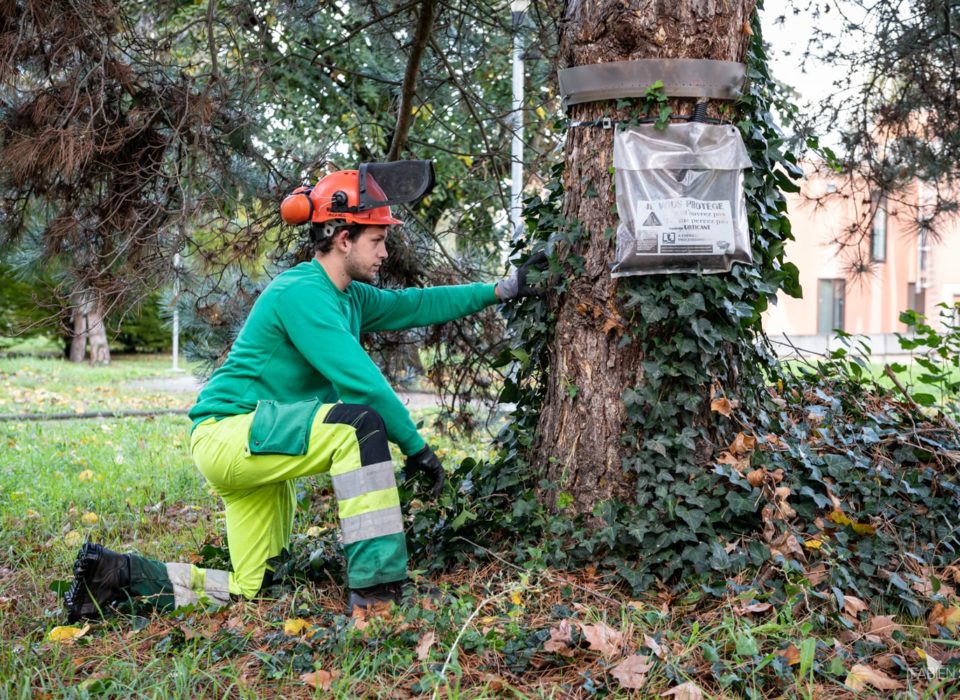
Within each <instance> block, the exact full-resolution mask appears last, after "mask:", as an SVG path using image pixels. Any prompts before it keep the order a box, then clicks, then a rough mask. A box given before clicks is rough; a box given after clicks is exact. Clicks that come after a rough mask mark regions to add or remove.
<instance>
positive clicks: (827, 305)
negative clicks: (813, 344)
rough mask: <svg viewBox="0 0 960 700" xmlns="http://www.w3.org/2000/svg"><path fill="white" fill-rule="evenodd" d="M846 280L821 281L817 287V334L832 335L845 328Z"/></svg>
mask: <svg viewBox="0 0 960 700" xmlns="http://www.w3.org/2000/svg"><path fill="white" fill-rule="evenodd" d="M846 288H847V283H846V281H845V280H820V281H819V285H818V286H817V333H819V334H820V335H830V334H831V333H833V331H834V329H839V330H841V331H842V330H844V328H843V307H844V298H845V297H846V293H847V291H846Z"/></svg>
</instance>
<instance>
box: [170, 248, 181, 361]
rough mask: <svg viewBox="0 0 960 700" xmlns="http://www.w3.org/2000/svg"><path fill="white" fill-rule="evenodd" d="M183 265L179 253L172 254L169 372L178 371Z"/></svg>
mask: <svg viewBox="0 0 960 700" xmlns="http://www.w3.org/2000/svg"><path fill="white" fill-rule="evenodd" d="M182 266H183V263H182V261H181V260H180V253H174V254H173V367H171V368H170V371H171V372H180V371H182V370H181V369H180V307H179V301H180V268H181V267H182Z"/></svg>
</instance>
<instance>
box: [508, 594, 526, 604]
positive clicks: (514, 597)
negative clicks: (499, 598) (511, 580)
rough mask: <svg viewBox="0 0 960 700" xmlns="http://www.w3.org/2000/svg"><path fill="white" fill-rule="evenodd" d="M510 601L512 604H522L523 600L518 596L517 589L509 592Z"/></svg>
mask: <svg viewBox="0 0 960 700" xmlns="http://www.w3.org/2000/svg"><path fill="white" fill-rule="evenodd" d="M510 602H511V603H513V604H514V605H523V600H522V599H521V598H520V592H519V591H514V592H513V593H511V594H510Z"/></svg>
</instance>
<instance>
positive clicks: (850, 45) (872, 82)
mask: <svg viewBox="0 0 960 700" xmlns="http://www.w3.org/2000/svg"><path fill="white" fill-rule="evenodd" d="M793 12H794V13H796V14H799V13H801V12H805V13H808V14H810V15H811V16H812V17H813V18H814V19H815V20H816V21H817V31H816V32H815V33H814V34H813V35H812V37H811V40H810V45H809V46H808V47H807V50H806V52H805V53H804V55H803V56H802V60H803V61H807V60H809V59H816V60H818V61H820V62H822V63H824V64H826V65H829V66H830V67H831V69H832V70H831V75H832V82H833V88H834V89H833V91H832V94H831V95H830V97H828V98H827V99H825V100H824V101H823V102H822V103H821V104H819V105H815V106H814V107H813V108H812V109H810V110H809V111H807V112H798V113H795V114H794V115H793V117H792V120H793V121H795V124H794V125H793V126H795V128H796V129H797V131H798V133H799V134H800V136H801V137H803V138H808V139H809V144H810V145H811V146H813V147H814V150H815V151H818V152H819V153H820V155H823V156H826V160H825V163H824V167H825V168H826V169H827V170H828V171H832V172H836V171H839V172H840V173H841V174H842V176H844V177H842V178H841V179H843V180H844V181H845V184H844V186H842V187H839V188H838V190H837V192H836V193H831V194H827V195H825V197H844V196H853V197H854V198H855V201H858V202H863V203H865V204H866V206H858V207H857V209H858V212H859V213H858V216H857V221H855V222H854V224H853V225H852V226H850V227H848V228H846V229H843V230H841V231H838V232H837V235H836V236H835V243H836V244H837V245H838V247H839V248H840V249H841V250H842V251H843V253H844V256H845V258H846V259H847V261H848V265H849V267H850V268H851V272H853V273H863V272H866V271H869V270H870V269H871V267H872V265H871V261H870V246H869V243H868V241H869V235H870V229H871V226H872V225H873V220H874V217H876V216H878V215H879V216H883V215H885V213H886V210H887V209H890V208H897V209H900V210H902V212H903V213H906V214H909V215H910V216H909V218H910V219H912V220H913V221H914V222H915V224H914V226H915V231H916V233H917V235H930V236H938V235H940V228H941V224H942V222H943V221H944V220H945V216H949V217H955V216H956V215H957V213H958V205H960V195H958V193H960V128H958V124H957V119H956V115H957V113H958V110H960V92H958V90H957V86H958V85H960V6H958V5H957V3H956V2H952V1H951V0H919V1H917V2H910V3H904V2H898V1H897V0H880V1H879V2H872V1H871V2H865V1H864V0H828V2H822V3H821V2H818V3H808V2H797V3H796V6H795V8H794V10H793ZM779 19H780V21H789V18H788V17H781V18H779ZM816 134H824V135H825V134H831V136H835V135H837V134H839V136H840V139H839V141H840V148H839V153H838V154H837V155H836V156H834V155H833V153H832V151H830V150H829V149H820V148H819V139H817V138H816ZM832 140H833V139H831V141H832ZM901 218H906V217H904V216H903V215H902V214H901Z"/></svg>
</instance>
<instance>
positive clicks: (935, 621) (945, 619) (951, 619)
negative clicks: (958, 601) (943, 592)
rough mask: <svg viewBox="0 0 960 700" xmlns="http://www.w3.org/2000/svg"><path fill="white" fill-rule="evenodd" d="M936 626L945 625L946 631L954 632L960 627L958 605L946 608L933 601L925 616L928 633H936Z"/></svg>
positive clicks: (959, 608)
mask: <svg viewBox="0 0 960 700" xmlns="http://www.w3.org/2000/svg"><path fill="white" fill-rule="evenodd" d="M937 627H945V628H946V629H947V631H949V632H951V633H952V634H956V632H957V629H958V627H960V606H957V605H954V606H952V607H949V608H946V607H944V606H943V605H942V604H940V603H934V605H933V610H931V611H930V616H929V617H928V618H927V628H928V629H929V630H930V634H937Z"/></svg>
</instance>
